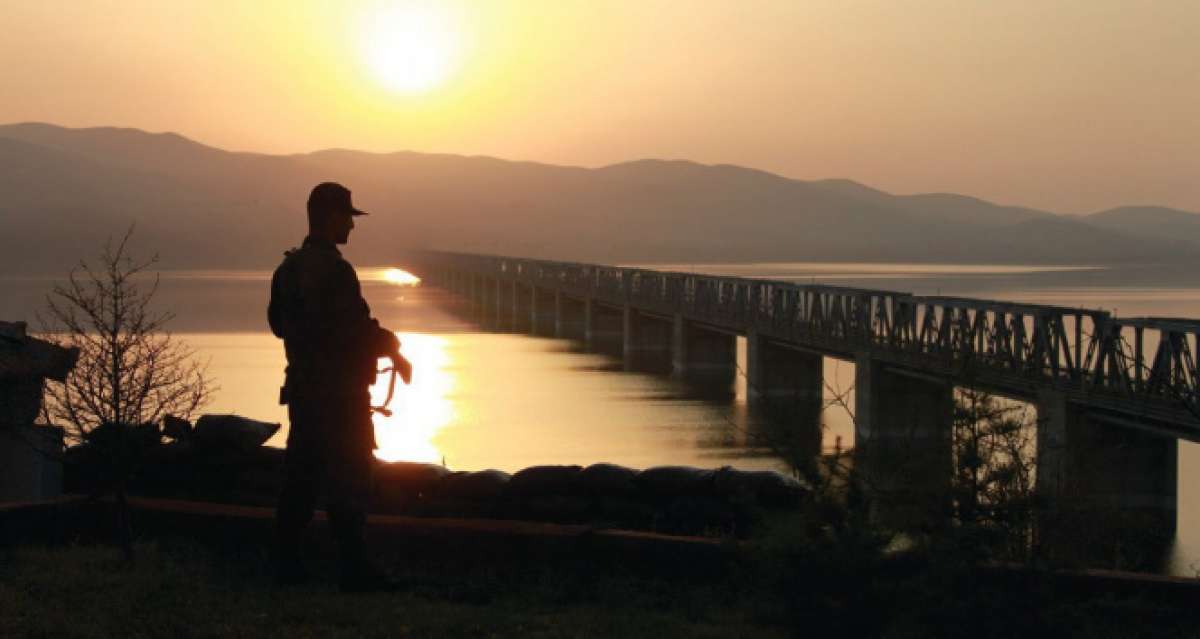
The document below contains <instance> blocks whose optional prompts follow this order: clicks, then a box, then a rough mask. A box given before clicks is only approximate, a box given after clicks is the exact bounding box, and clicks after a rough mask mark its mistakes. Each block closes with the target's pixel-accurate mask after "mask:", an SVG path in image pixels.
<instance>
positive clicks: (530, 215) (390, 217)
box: [0, 123, 1200, 273]
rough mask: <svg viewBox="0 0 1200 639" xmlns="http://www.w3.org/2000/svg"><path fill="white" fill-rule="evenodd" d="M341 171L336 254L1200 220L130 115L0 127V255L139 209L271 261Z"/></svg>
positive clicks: (1043, 236)
mask: <svg viewBox="0 0 1200 639" xmlns="http://www.w3.org/2000/svg"><path fill="white" fill-rule="evenodd" d="M323 180H337V181H341V182H343V183H345V184H346V185H347V186H349V187H350V188H351V189H352V190H354V193H355V200H356V202H358V203H359V204H360V206H361V207H362V208H365V209H366V210H368V211H370V212H372V215H371V216H370V217H368V218H366V219H365V220H363V222H362V224H361V225H360V227H359V229H358V230H357V231H356V232H355V235H354V236H353V239H352V242H351V248H350V249H349V251H348V254H349V255H350V256H351V258H352V259H353V260H354V261H355V262H356V263H359V264H373V263H386V262H389V261H391V260H392V259H393V258H394V257H395V255H396V254H397V253H398V252H399V251H400V250H402V249H412V248H438V249H450V250H462V251H478V252H487V253H501V254H512V255H524V256H531V257H546V258H554V259H570V260H582V261H601V262H630V261H638V262H652V261H709V262H712V261H743V260H754V261H801V260H822V261H831V260H847V261H852V260H854V261H906V262H972V263H1047V264H1079V263H1086V264H1111V263H1131V262H1162V261H1182V260H1189V259H1191V258H1192V256H1194V255H1196V254H1197V250H1198V249H1200V216H1197V215H1195V214H1191V213H1187V212H1183V211H1173V210H1170V209H1157V208H1123V209H1114V210H1113V211H1106V212H1103V213H1098V214H1096V215H1093V216H1088V217H1084V218H1073V217H1067V216H1058V215H1054V214H1052V213H1049V212H1046V211H1037V210H1033V209H1026V208H1020V207H1011V206H1001V205H997V204H992V203H990V202H986V201H983V200H979V199H975V198H970V197H967V196H962V195H954V194H919V195H892V194H889V193H885V192H883V191H879V190H876V189H873V188H870V187H868V186H865V185H862V184H858V183H856V182H852V181H850V180H821V181H802V180H793V179H788V178H784V177H781V176H778V175H773V174H771V173H767V172H764V171H758V170H754V169H748V168H743V167H737V166H729V165H717V166H709V165H702V164H697V163H693V162H686V161H664V160H638V161H633V162H626V163H621V164H616V165H612V166H607V167H602V168H596V169H590V168H581V167H569V166H553V165H546V164H537V163H532V162H513V161H507V160H501V159H496V158H490V157H467V156H456V155H442V154H422V153H413V152H397V153H386V154H377V153H365V152H360V151H352V150H340V149H332V150H325V151H318V152H314V153H307V154H297V155H266V154H255V153H235V152H229V151H224V150H221V149H216V148H213V147H209V146H205V145H202V144H199V143H197V142H194V141H191V140H188V139H187V138H184V137H181V136H179V135H175V134H169V133H167V134H152V133H146V132H144V131H139V130H135V129H116V128H93V129H67V128H62V127H57V126H53V125H48V124H34V123H27V124H14V125H4V126H0V225H2V228H3V229H4V233H3V234H0V268H3V269H4V272H8V273H13V272H27V273H45V272H50V273H59V272H62V271H64V270H66V269H68V268H69V267H70V266H71V265H72V264H73V263H75V262H76V261H77V260H78V258H79V257H85V256H91V255H93V254H94V253H95V252H96V250H97V249H98V247H99V246H100V245H101V244H102V243H103V241H104V239H105V238H106V237H108V236H110V235H115V234H120V233H121V232H123V231H124V229H125V228H126V227H127V226H128V225H129V224H130V223H132V222H136V223H137V228H138V231H137V238H138V244H139V245H140V246H142V247H146V248H152V249H154V250H157V251H158V252H159V253H160V254H161V256H162V265H163V267H164V268H265V267H271V266H273V265H274V264H275V263H277V261H278V258H279V255H280V253H281V251H282V250H284V249H285V248H287V247H289V246H293V245H295V244H297V243H298V242H299V240H300V239H301V238H302V237H303V235H304V224H305V222H304V200H305V197H306V196H307V192H308V189H309V188H311V186H312V185H313V184H315V183H316V182H319V181H323Z"/></svg>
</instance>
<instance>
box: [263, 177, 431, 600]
mask: <svg viewBox="0 0 1200 639" xmlns="http://www.w3.org/2000/svg"><path fill="white" fill-rule="evenodd" d="M356 215H365V213H363V212H362V211H360V210H358V209H356V208H354V205H353V204H352V203H351V201H350V191H349V190H348V189H346V187H344V186H342V185H340V184H335V183H332V182H324V183H322V184H318V185H317V186H316V187H315V188H313V190H312V193H311V194H310V195H309V198H308V237H306V238H304V244H303V245H302V246H301V247H300V248H298V249H293V250H291V251H288V252H287V253H286V254H285V255H286V257H284V259H283V263H282V264H280V265H279V268H277V269H275V275H274V277H272V279H271V302H270V306H269V307H268V310H267V315H268V320H269V321H270V323H271V331H272V332H273V333H275V335H276V336H277V337H281V338H283V344H284V349H285V350H286V351H287V361H288V367H287V379H286V382H285V386H284V388H283V389H282V390H281V397H280V402H281V403H286V404H287V405H288V418H289V421H290V422H291V429H290V431H289V432H288V441H287V454H286V469H287V470H286V472H287V479H286V482H285V484H284V488H283V492H282V493H281V495H280V497H279V507H278V510H277V511H276V529H277V535H278V548H277V554H276V577H277V578H278V580H279V581H280V582H281V583H296V582H300V581H303V580H304V579H306V578H307V573H306V572H305V570H304V566H303V564H302V562H301V556H300V539H301V535H302V533H303V530H304V528H305V526H307V525H308V522H309V521H310V520H311V519H312V516H313V509H314V508H315V506H316V500H317V496H318V494H319V493H320V492H322V491H323V492H324V493H325V497H326V500H327V507H328V513H329V525H330V528H331V530H332V532H333V535H334V538H335V540H336V541H337V544H338V555H339V563H340V567H341V581H340V585H341V588H342V589H343V590H349V591H362V590H379V589H386V588H389V587H391V585H392V584H391V582H389V581H388V580H387V579H386V578H385V577H384V576H383V574H382V573H380V572H379V571H378V570H377V569H375V568H374V567H373V566H372V565H371V563H370V562H369V561H368V560H367V557H366V552H365V547H364V541H363V532H364V531H363V528H364V525H365V523H366V507H367V499H368V497H369V494H370V485H371V465H372V451H373V450H374V449H375V448H376V443H375V432H374V428H373V426H372V424H371V405H370V396H369V393H368V388H369V387H370V385H371V383H372V382H373V381H374V380H375V375H376V370H375V367H376V360H377V358H379V357H390V358H391V359H392V362H393V367H394V368H395V369H396V370H397V371H401V376H402V377H404V378H405V381H408V376H409V375H410V374H411V368H410V366H409V364H408V362H407V361H406V360H405V359H404V357H402V356H401V355H400V341H399V340H398V339H396V336H395V335H394V334H393V333H391V332H390V331H388V330H385V329H383V328H381V327H380V326H379V322H378V321H376V320H375V319H373V318H372V317H371V311H370V308H369V307H368V306H367V303H366V301H365V300H363V298H362V292H361V289H360V287H359V283H358V277H357V276H356V275H355V273H354V267H352V266H350V263H349V262H347V261H346V260H344V259H342V254H341V253H340V252H339V251H338V250H337V248H336V245H338V244H345V243H346V241H347V240H348V239H349V237H350V229H352V228H354V220H353V216H356Z"/></svg>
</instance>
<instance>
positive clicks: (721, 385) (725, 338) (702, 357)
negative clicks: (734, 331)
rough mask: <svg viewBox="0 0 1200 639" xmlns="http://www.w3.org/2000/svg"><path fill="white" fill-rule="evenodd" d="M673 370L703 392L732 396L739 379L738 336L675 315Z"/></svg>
mask: <svg viewBox="0 0 1200 639" xmlns="http://www.w3.org/2000/svg"><path fill="white" fill-rule="evenodd" d="M671 371H672V374H674V375H676V376H678V377H681V378H682V379H684V380H685V381H686V382H688V383H689V384H692V385H695V386H697V387H699V388H700V389H701V391H702V392H703V393H706V394H707V393H722V394H723V393H729V392H732V390H733V382H734V380H735V379H736V378H737V337H736V336H734V335H730V334H727V333H722V332H719V331H714V330H711V329H707V328H705V327H703V326H698V325H696V324H695V323H693V322H689V321H687V320H686V319H684V317H683V316H682V315H678V314H676V315H675V318H674V321H673V322H672V326H671Z"/></svg>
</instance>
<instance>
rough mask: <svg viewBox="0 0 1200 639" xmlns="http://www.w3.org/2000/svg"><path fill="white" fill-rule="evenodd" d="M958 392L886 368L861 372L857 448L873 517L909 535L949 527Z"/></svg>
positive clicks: (870, 362)
mask: <svg viewBox="0 0 1200 639" xmlns="http://www.w3.org/2000/svg"><path fill="white" fill-rule="evenodd" d="M953 420H954V385H953V384H952V383H951V382H950V381H949V380H941V379H936V378H926V377H923V376H913V375H908V374H905V373H903V372H902V371H899V370H896V369H892V368H890V367H888V366H885V365H884V364H883V363H882V362H880V361H878V360H875V359H872V358H871V357H870V355H868V354H860V355H859V356H858V357H857V358H856V360H855V365H854V448H855V464H856V465H861V472H860V477H861V478H862V479H863V481H864V483H865V486H866V488H867V489H868V490H869V491H870V493H871V494H872V495H873V497H874V499H873V501H872V515H873V516H874V517H875V518H877V519H878V520H879V521H881V522H883V523H885V524H887V525H892V526H895V527H898V528H902V529H921V528H928V527H931V526H933V527H936V526H940V525H942V524H943V523H944V522H945V521H946V520H947V519H948V516H949V509H948V506H949V496H950V495H949V489H950V481H951V475H952V472H953V456H952V441H951V438H952V434H953Z"/></svg>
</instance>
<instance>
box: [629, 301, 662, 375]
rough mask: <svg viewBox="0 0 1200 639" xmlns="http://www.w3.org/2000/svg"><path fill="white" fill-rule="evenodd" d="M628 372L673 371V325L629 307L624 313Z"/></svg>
mask: <svg viewBox="0 0 1200 639" xmlns="http://www.w3.org/2000/svg"><path fill="white" fill-rule="evenodd" d="M623 321H624V330H623V331H622V335H623V337H624V348H623V351H624V365H625V370H627V371H647V372H651V373H670V372H671V338H672V335H671V330H672V327H671V323H670V322H668V321H666V320H662V319H659V318H656V317H651V316H649V315H645V314H643V313H639V312H637V310H635V309H634V308H632V307H630V306H626V307H625V308H624V312H623Z"/></svg>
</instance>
